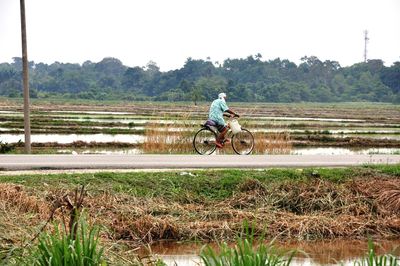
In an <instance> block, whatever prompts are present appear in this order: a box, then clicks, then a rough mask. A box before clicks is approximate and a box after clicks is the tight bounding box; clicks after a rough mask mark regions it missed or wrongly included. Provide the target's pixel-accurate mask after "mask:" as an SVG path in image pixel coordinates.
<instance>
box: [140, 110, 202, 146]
mask: <svg viewBox="0 0 400 266" xmlns="http://www.w3.org/2000/svg"><path fill="white" fill-rule="evenodd" d="M176 120H177V121H180V122H183V123H179V124H178V123H177V127H179V128H182V129H183V130H173V129H172V128H173V127H174V126H173V124H172V125H171V124H169V123H168V124H166V123H158V122H157V121H155V122H153V123H148V124H147V125H146V128H145V142H144V143H143V146H142V147H143V152H144V153H192V152H193V146H192V140H193V137H194V129H193V125H192V124H191V123H190V114H182V115H181V116H180V117H178V118H177V119H176ZM172 122H173V121H172Z"/></svg>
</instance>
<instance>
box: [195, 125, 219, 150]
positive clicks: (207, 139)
mask: <svg viewBox="0 0 400 266" xmlns="http://www.w3.org/2000/svg"><path fill="white" fill-rule="evenodd" d="M216 140H217V134H215V132H213V131H211V130H210V129H208V128H202V129H200V130H199V131H197V133H196V135H195V136H194V138H193V147H194V149H195V150H196V152H197V153H198V154H201V155H209V154H211V153H213V152H214V151H215V149H216V148H217V146H216V145H215V142H216Z"/></svg>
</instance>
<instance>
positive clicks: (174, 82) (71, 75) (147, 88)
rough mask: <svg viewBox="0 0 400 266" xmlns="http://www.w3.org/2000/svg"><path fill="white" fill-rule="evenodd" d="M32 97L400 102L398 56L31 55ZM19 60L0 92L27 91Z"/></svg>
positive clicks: (1, 74) (5, 71)
mask: <svg viewBox="0 0 400 266" xmlns="http://www.w3.org/2000/svg"><path fill="white" fill-rule="evenodd" d="M29 74H30V79H29V80H30V81H29V83H30V92H31V97H32V98H65V99H90V100H128V101H130V100H132V101H134V100H135V101H141V100H155V101H194V102H195V103H197V102H199V101H210V100H212V99H215V98H216V96H217V95H218V93H219V92H222V91H223V92H226V93H227V94H228V97H229V100H230V101H238V102H288V103H290V102H349V101H352V102H358V101H369V102H389V103H400V62H394V63H393V64H392V65H391V66H389V67H387V66H385V65H384V62H383V61H382V60H380V59H372V60H368V61H367V62H361V63H356V64H353V65H351V66H347V67H341V66H340V64H339V63H338V62H337V61H331V60H326V61H321V60H319V59H318V58H317V57H315V56H310V57H308V56H305V57H303V58H301V63H300V64H299V65H296V64H295V63H293V62H291V61H289V60H287V59H283V60H281V59H280V58H276V59H274V60H268V61H263V60H262V56H261V55H260V54H257V55H254V56H248V57H247V58H240V59H226V60H224V61H223V62H221V63H218V62H214V63H213V62H211V61H210V60H202V59H196V60H195V59H192V58H188V59H187V60H186V62H185V64H184V66H183V67H182V68H180V69H176V70H169V71H164V72H162V71H160V68H159V67H158V66H157V64H156V63H155V62H152V61H150V62H149V63H148V64H147V65H146V66H145V67H139V66H136V67H128V66H125V65H123V64H122V62H121V61H120V60H119V59H117V58H112V57H106V58H104V59H103V60H101V61H99V62H97V63H96V62H92V61H86V62H84V63H83V64H72V63H59V62H54V63H52V64H45V63H35V62H33V61H30V62H29ZM21 76H22V59H21V58H20V57H14V58H13V62H12V63H0V96H5V97H10V98H18V97H22V78H21Z"/></svg>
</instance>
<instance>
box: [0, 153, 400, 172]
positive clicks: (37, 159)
mask: <svg viewBox="0 0 400 266" xmlns="http://www.w3.org/2000/svg"><path fill="white" fill-rule="evenodd" d="M395 163H400V155H345V156H344V155H250V156H239V155H210V156H200V155H0V170H35V169H171V168H172V169H173V168H181V169H183V168H270V167H341V166H352V165H361V164H395Z"/></svg>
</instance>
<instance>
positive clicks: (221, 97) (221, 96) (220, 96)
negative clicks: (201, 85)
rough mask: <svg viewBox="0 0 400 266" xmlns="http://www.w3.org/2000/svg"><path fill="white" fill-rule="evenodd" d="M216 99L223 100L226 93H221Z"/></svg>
mask: <svg viewBox="0 0 400 266" xmlns="http://www.w3.org/2000/svg"><path fill="white" fill-rule="evenodd" d="M218 98H219V99H225V98H226V93H225V92H221V93H220V94H218Z"/></svg>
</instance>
